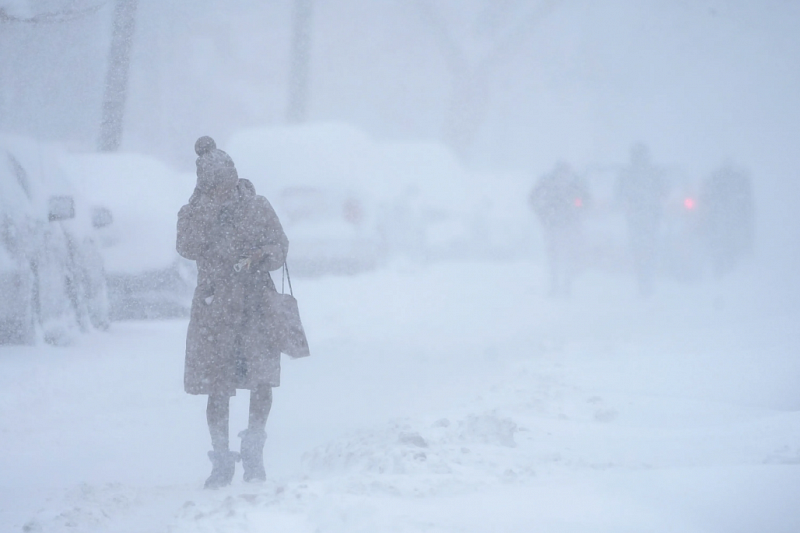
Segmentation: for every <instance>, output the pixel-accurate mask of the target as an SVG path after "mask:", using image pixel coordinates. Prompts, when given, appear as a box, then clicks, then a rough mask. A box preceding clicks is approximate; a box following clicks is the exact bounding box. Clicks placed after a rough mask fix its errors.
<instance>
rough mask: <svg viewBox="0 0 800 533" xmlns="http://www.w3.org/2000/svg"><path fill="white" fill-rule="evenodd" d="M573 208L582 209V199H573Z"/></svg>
mask: <svg viewBox="0 0 800 533" xmlns="http://www.w3.org/2000/svg"><path fill="white" fill-rule="evenodd" d="M575 207H583V198H575Z"/></svg>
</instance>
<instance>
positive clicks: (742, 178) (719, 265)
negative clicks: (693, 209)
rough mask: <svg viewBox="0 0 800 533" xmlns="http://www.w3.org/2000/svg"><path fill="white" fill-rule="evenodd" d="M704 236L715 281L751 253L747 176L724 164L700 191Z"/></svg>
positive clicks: (750, 199) (752, 229)
mask: <svg viewBox="0 0 800 533" xmlns="http://www.w3.org/2000/svg"><path fill="white" fill-rule="evenodd" d="M700 212H701V214H702V224H703V234H704V237H705V240H706V245H707V246H708V251H709V254H710V256H711V265H712V270H713V273H714V277H715V278H717V279H720V278H722V277H723V276H724V275H726V274H728V273H730V272H731V271H732V270H733V269H734V268H735V267H736V265H737V264H738V263H739V261H741V259H742V258H743V257H745V256H746V255H748V254H750V253H751V252H752V250H753V240H754V232H755V223H754V218H755V207H754V201H753V188H752V186H751V184H750V176H748V174H747V172H745V171H744V170H741V169H737V168H736V167H735V166H733V164H732V163H726V164H725V165H724V166H723V167H722V168H720V169H718V170H717V171H715V172H714V173H713V174H711V176H709V177H708V179H706V180H705V181H704V182H703V187H702V189H701V191H700Z"/></svg>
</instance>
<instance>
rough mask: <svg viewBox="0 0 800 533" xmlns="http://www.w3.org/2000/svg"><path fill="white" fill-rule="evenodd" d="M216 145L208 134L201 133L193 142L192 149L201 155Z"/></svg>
mask: <svg viewBox="0 0 800 533" xmlns="http://www.w3.org/2000/svg"><path fill="white" fill-rule="evenodd" d="M216 147H217V143H215V142H214V139H212V138H211V137H209V136H208V135H203V136H202V137H200V138H199V139H197V142H195V143H194V151H195V153H197V155H199V156H200V157H202V156H203V155H205V154H207V153H208V152H210V151H211V150H213V149H215V148H216Z"/></svg>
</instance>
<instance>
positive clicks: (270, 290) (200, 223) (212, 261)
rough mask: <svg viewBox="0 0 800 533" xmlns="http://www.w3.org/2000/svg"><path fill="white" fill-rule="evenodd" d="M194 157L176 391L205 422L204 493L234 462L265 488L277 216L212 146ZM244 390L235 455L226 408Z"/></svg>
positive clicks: (226, 480) (276, 380)
mask: <svg viewBox="0 0 800 533" xmlns="http://www.w3.org/2000/svg"><path fill="white" fill-rule="evenodd" d="M195 151H196V152H197V155H198V158H197V187H196V188H195V190H194V194H192V196H191V198H190V199H189V203H188V204H186V205H184V206H183V207H182V208H181V210H180V212H179V213H178V240H177V249H178V252H179V253H180V254H181V255H182V256H184V257H186V258H187V259H193V260H195V261H196V262H197V270H198V279H197V288H196V289H195V292H194V299H193V300H192V311H191V318H190V321H189V330H188V332H187V338H186V364H185V372H184V388H185V390H186V392H188V393H189V394H206V395H208V406H207V410H206V417H207V421H208V428H209V432H210V434H211V445H212V448H213V450H212V451H211V452H209V458H210V459H211V462H212V465H213V468H212V471H211V475H210V477H209V478H208V479H207V480H206V482H205V487H206V488H218V487H222V486H225V485H228V484H230V482H231V480H232V478H233V474H234V470H235V463H236V462H237V461H238V460H239V458H240V457H241V460H242V465H243V467H244V479H245V481H260V480H264V479H265V478H266V473H265V470H264V460H263V448H264V443H265V440H266V438H267V435H266V432H265V427H266V423H267V416H268V415H269V411H270V408H271V406H272V387H277V386H278V385H280V351H279V349H278V347H277V346H276V342H275V323H274V322H275V321H274V320H273V319H272V318H271V317H272V316H274V315H273V314H272V313H271V308H270V297H271V296H272V295H273V294H275V286H274V285H273V283H272V280H271V279H270V276H269V271H270V270H277V269H279V268H281V266H282V265H283V264H284V261H285V258H286V254H287V252H288V248H289V241H288V240H287V238H286V235H285V234H284V232H283V228H282V227H281V224H280V222H279V221H278V217H277V216H276V214H275V211H274V210H273V209H272V206H270V204H269V202H268V201H267V200H266V198H264V197H263V196H258V195H257V194H256V191H255V188H254V187H253V184H252V183H251V182H250V181H248V180H245V179H239V177H238V174H237V172H236V168H235V166H234V164H233V160H232V159H231V158H230V157H229V156H228V154H226V153H225V152H223V151H221V150H218V149H217V148H216V145H215V143H214V141H213V140H212V139H211V138H210V137H201V138H200V139H198V140H197V143H196V144H195ZM236 389H249V390H250V415H249V423H248V427H247V429H246V430H244V431H242V432H241V433H240V434H239V435H240V437H241V439H242V443H241V454H238V453H236V452H232V451H230V449H229V445H228V431H229V428H228V426H229V400H230V397H231V396H234V395H235V394H236Z"/></svg>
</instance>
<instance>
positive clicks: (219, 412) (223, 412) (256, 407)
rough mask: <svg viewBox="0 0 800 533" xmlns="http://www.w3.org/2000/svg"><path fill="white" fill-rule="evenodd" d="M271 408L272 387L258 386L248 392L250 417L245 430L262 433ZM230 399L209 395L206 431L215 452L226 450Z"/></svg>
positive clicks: (224, 396) (223, 396)
mask: <svg viewBox="0 0 800 533" xmlns="http://www.w3.org/2000/svg"><path fill="white" fill-rule="evenodd" d="M271 407H272V387H270V386H269V385H259V386H258V387H257V388H255V389H253V390H251V391H250V415H249V417H248V424H247V428H248V429H249V430H251V431H259V432H260V431H264V428H265V427H266V426H267V417H268V416H269V410H270V408H271ZM230 412H231V411H230V397H229V396H226V395H217V394H209V396H208V406H207V407H206V420H207V421H208V431H209V433H211V446H212V447H213V448H214V450H215V451H227V450H228V426H229V420H230Z"/></svg>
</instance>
